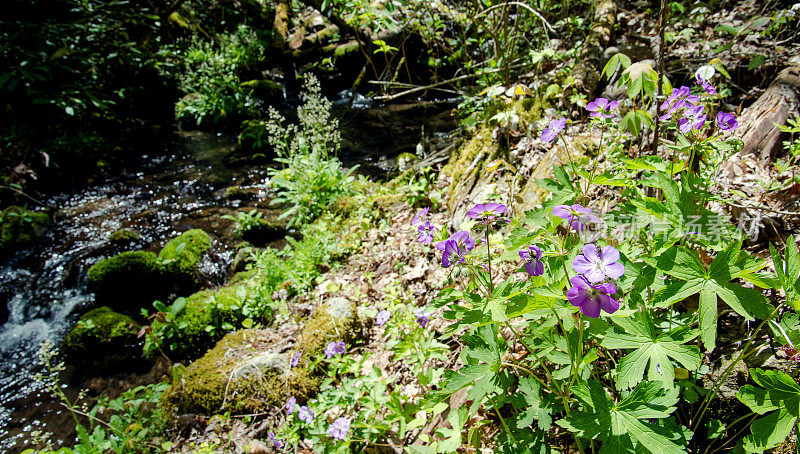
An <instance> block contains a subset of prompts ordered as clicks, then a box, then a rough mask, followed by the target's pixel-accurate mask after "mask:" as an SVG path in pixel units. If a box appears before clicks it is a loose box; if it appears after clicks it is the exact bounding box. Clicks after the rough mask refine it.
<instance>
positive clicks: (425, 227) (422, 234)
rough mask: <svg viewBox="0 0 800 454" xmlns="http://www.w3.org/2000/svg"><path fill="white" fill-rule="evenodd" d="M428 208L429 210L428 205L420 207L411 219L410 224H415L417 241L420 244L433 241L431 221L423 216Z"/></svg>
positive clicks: (426, 213)
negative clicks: (417, 234)
mask: <svg viewBox="0 0 800 454" xmlns="http://www.w3.org/2000/svg"><path fill="white" fill-rule="evenodd" d="M428 210H430V208H428V207H425V208H423V209H421V210H420V211H419V213H417V215H416V216H414V219H412V220H411V225H414V226H416V227H417V232H418V233H419V236H418V237H417V241H419V242H420V243H422V244H431V242H432V241H433V224H431V221H429V220H426V219H425V216H427V215H428Z"/></svg>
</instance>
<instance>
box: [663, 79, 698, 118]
mask: <svg viewBox="0 0 800 454" xmlns="http://www.w3.org/2000/svg"><path fill="white" fill-rule="evenodd" d="M698 102H700V97H699V96H697V95H693V94H691V89H690V88H689V87H687V86H686V85H684V86H682V87H680V88H676V89H674V90H672V93H671V94H670V95H669V97H668V98H667V99H666V100H665V101H664V102H663V103H662V104H661V110H662V111H663V110H666V111H667V112H666V113H665V114H663V115H661V117H659V119H660V120H661V121H666V120H669V119H670V118H672V115H674V114H675V113H676V112H678V111H679V110H681V109H685V108H692V107H694V106H695V104H697V103H698Z"/></svg>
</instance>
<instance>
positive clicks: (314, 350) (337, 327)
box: [299, 298, 360, 357]
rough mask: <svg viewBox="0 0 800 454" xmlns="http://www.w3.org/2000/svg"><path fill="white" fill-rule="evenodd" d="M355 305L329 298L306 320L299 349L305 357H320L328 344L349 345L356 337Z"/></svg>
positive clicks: (344, 300)
mask: <svg viewBox="0 0 800 454" xmlns="http://www.w3.org/2000/svg"><path fill="white" fill-rule="evenodd" d="M359 328H360V325H359V321H358V317H357V316H356V305H355V304H353V303H352V302H350V301H348V300H346V299H345V298H331V299H329V300H328V301H326V302H325V304H323V305H321V306H320V307H318V308H317V309H316V310H315V311H314V313H312V314H311V316H310V317H309V318H308V320H306V323H305V325H304V326H303V331H302V333H301V334H300V341H299V348H300V350H302V351H303V353H304V354H305V355H308V356H310V357H315V356H318V355H321V354H322V352H323V350H324V349H325V346H326V345H328V343H329V342H334V341H344V342H345V343H346V344H351V343H352V342H353V341H354V340H355V339H356V338H357V335H358V332H359Z"/></svg>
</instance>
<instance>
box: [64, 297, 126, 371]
mask: <svg viewBox="0 0 800 454" xmlns="http://www.w3.org/2000/svg"><path fill="white" fill-rule="evenodd" d="M140 328H141V327H140V325H139V324H138V323H136V322H135V321H134V320H133V319H131V318H130V317H128V316H127V315H122V314H119V313H117V312H114V311H113V310H111V308H109V307H107V306H103V307H99V308H97V309H93V310H91V311H89V312H88V313H86V314H84V315H83V316H82V317H81V319H80V320H79V321H78V323H77V325H75V327H74V328H72V330H70V332H69V334H67V337H66V338H64V344H63V348H64V352H65V353H66V354H67V355H69V356H70V358H71V360H73V361H74V362H77V363H79V364H87V365H91V366H93V367H94V368H96V369H100V370H110V369H112V368H115V367H118V366H119V365H120V364H128V363H130V360H131V359H133V358H135V357H137V356H140V355H141V348H140V344H139V341H138V339H137V335H138V332H139V329H140Z"/></svg>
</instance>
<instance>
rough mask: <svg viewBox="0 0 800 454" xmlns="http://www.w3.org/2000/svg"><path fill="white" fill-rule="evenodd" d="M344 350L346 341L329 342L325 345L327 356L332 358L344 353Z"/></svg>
mask: <svg viewBox="0 0 800 454" xmlns="http://www.w3.org/2000/svg"><path fill="white" fill-rule="evenodd" d="M344 350H345V347H344V342H342V341H339V342H328V345H326V346H325V357H326V358H328V359H331V358H333V357H334V356H336V355H341V354H342V353H344Z"/></svg>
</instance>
